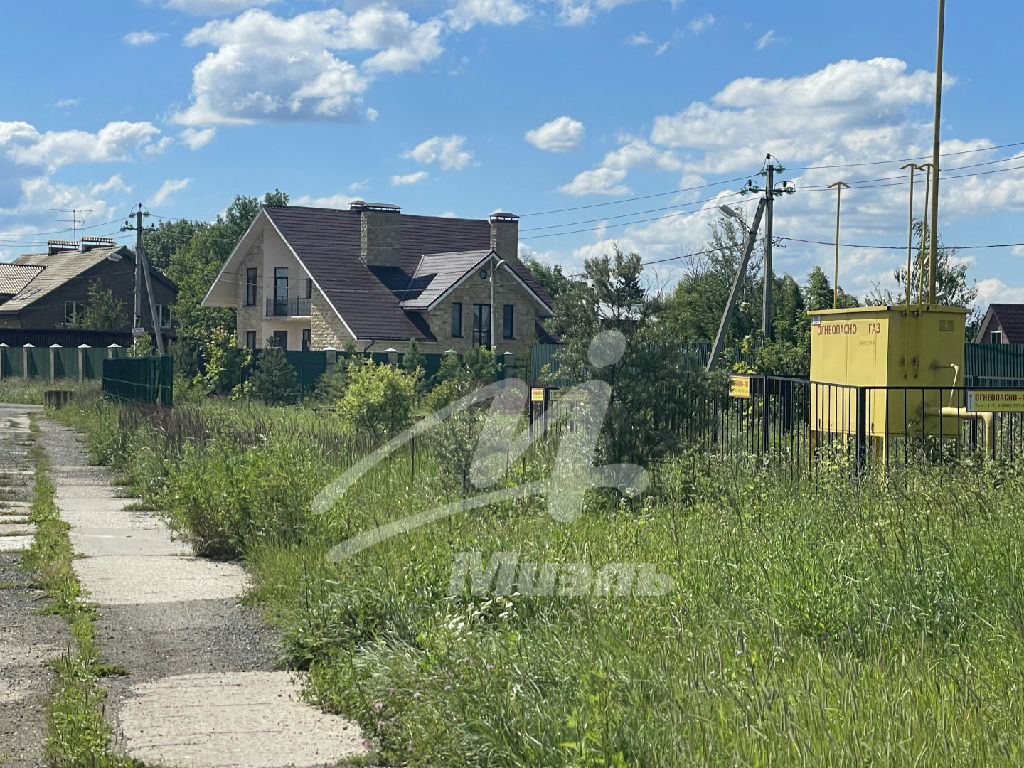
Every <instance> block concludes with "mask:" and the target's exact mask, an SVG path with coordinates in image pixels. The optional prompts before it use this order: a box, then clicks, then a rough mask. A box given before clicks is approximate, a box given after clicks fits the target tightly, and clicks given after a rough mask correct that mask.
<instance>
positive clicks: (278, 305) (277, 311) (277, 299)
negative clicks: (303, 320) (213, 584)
mask: <svg viewBox="0 0 1024 768" xmlns="http://www.w3.org/2000/svg"><path fill="white" fill-rule="evenodd" d="M273 314H274V315H275V316H278V315H287V314H288V267H274V312H273Z"/></svg>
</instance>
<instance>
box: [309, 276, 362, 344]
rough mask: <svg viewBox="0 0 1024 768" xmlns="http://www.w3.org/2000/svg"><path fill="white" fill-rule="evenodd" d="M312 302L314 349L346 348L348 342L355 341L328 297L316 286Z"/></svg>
mask: <svg viewBox="0 0 1024 768" xmlns="http://www.w3.org/2000/svg"><path fill="white" fill-rule="evenodd" d="M311 304H312V317H311V323H312V329H313V343H312V348H313V349H326V348H327V347H334V348H335V349H339V350H340V349H344V348H345V345H346V344H348V342H350V341H353V338H352V334H351V333H349V332H348V329H347V328H345V324H344V323H342V322H341V318H340V317H338V314H337V312H335V311H334V310H333V309H331V305H330V304H328V303H327V299H325V298H324V296H323V294H321V293H320V291H319V290H317V288H316V287H315V286H314V287H313V299H312V301H311Z"/></svg>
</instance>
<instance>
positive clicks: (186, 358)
mask: <svg viewBox="0 0 1024 768" xmlns="http://www.w3.org/2000/svg"><path fill="white" fill-rule="evenodd" d="M287 204H288V196H287V195H286V194H284V193H283V192H281V191H279V190H274V191H273V192H268V193H267V194H266V195H264V196H263V205H287ZM259 210H260V201H259V199H258V198H255V197H245V196H243V195H238V196H236V197H235V200H234V202H233V203H232V204H231V205H230V206H228V209H227V211H225V213H224V214H223V215H221V216H218V217H217V220H216V221H215V222H213V223H212V224H209V225H207V226H204V227H202V228H200V229H199V230H198V231H197V232H196V233H195V234H194V235H193V237H192V238H191V240H189V242H188V244H187V245H185V246H183V247H180V248H179V249H178V250H176V251H174V252H173V253H171V255H170V257H169V263H168V265H167V275H168V277H170V278H171V280H173V281H174V282H175V283H176V284H177V286H178V298H177V301H176V302H175V304H174V305H173V306H172V308H171V314H172V316H173V317H174V321H175V324H176V327H177V335H178V342H177V345H176V355H175V358H176V359H175V363H176V365H177V366H178V367H179V369H180V370H183V371H184V372H186V373H188V372H194V371H197V370H198V369H199V368H200V367H201V366H202V364H203V360H202V351H203V349H204V347H205V344H206V341H207V340H208V339H209V338H210V334H211V333H212V331H213V330H214V329H215V328H226V329H228V330H234V328H235V311H234V310H233V309H228V308H225V307H203V306H201V304H202V301H203V298H204V297H205V296H206V294H207V292H208V291H209V290H210V286H211V285H212V284H213V281H214V280H215V279H216V277H217V274H218V273H219V272H220V269H221V267H222V266H224V262H225V261H227V258H228V256H230V255H231V252H232V251H233V250H234V248H235V246H236V245H238V241H239V240H240V239H241V237H242V235H243V234H245V231H246V230H247V229H248V228H249V225H250V224H252V221H253V219H254V218H256V214H257V213H259Z"/></svg>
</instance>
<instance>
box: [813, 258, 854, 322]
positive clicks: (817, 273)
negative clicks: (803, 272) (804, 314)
mask: <svg viewBox="0 0 1024 768" xmlns="http://www.w3.org/2000/svg"><path fill="white" fill-rule="evenodd" d="M837 298H838V301H836V302H835V303H836V304H837V305H838V308H839V309H849V308H850V307H858V306H860V302H858V301H857V297H856V296H853V295H851V294H849V293H847V292H846V291H844V290H843V287H842V286H839V291H838V296H837ZM804 304H805V305H806V306H807V310H808V311H810V312H813V311H814V310H816V309H832V304H833V291H832V284H831V283H830V282H829V280H828V277H826V275H825V272H824V271H823V270H822V268H821V267H815V268H814V269H812V270H811V271H810V273H809V274H808V275H807V285H805V286H804Z"/></svg>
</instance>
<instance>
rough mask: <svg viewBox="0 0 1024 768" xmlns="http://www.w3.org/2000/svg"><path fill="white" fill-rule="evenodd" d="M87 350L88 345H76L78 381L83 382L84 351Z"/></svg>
mask: <svg viewBox="0 0 1024 768" xmlns="http://www.w3.org/2000/svg"><path fill="white" fill-rule="evenodd" d="M87 349H89V345H88V344H79V345H78V380H79V381H85V350H87Z"/></svg>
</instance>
